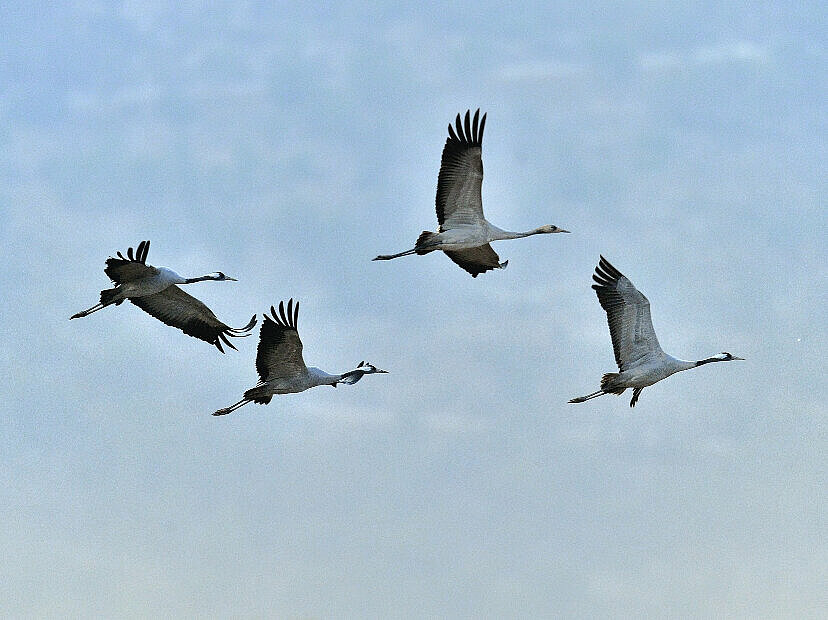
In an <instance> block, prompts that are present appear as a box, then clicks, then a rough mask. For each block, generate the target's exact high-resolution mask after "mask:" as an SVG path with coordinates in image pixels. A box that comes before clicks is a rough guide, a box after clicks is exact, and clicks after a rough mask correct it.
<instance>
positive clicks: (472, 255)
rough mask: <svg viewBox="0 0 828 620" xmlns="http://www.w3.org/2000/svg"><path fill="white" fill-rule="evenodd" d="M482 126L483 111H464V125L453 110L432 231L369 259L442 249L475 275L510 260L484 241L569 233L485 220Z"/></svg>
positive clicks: (442, 163) (439, 178)
mask: <svg viewBox="0 0 828 620" xmlns="http://www.w3.org/2000/svg"><path fill="white" fill-rule="evenodd" d="M485 126H486V115H485V114H484V115H483V117H482V118H480V110H479V109H478V110H477V111H476V112H475V114H474V120H471V110H469V111H467V112H466V117H465V123H462V122H461V121H460V115H459V114H458V115H457V118H456V119H455V127H456V131H455V128H453V127H452V126H451V125H449V126H448V133H449V137H448V138H447V139H446V145H445V147H443V157H442V161H441V164H440V174H439V176H438V178H437V197H436V207H437V222H438V224H439V226H438V228H437V232H431V231H427V230H426V231H423V232H422V233H421V234H420V236H419V238H418V239H417V242H416V243H415V244H414V248H412V249H410V250H406V251H405V252H399V253H397V254H381V255H379V256H377V257H376V258H374V259H373V260H391V259H392V258H399V257H400V256H408V255H410V254H428V253H429V252H434V251H436V250H441V251H443V252H445V253H446V255H447V256H448V257H449V258H450V259H451V260H453V261H454V262H455V263H457V264H458V265H459V266H460V267H462V268H463V269H465V270H466V271H468V272H469V273H470V274H471V275H472V277H475V278H476V277H477V276H478V275H479V274H481V273H484V272H486V271H489V270H491V269H503V268H505V267H506V265H508V264H509V261H504V262H502V263H501V262H500V258H499V257H498V255H497V253H496V252H495V251H494V250H493V249H492V246H491V245H489V244H490V243H491V242H492V241H502V240H506V239H521V238H523V237H529V236H531V235H540V234H548V233H565V232H569V231H568V230H563V229H562V228H558V227H557V226H553V225H551V224H547V225H545V226H540V227H538V228H535V229H532V230H529V231H526V232H510V231H507V230H503V229H501V228H498V227H497V226H494V225H492V224H491V223H490V222H488V221H487V220H486V218H485V217H484V215H483V200H482V195H481V187H482V185H483V159H482V142H483V129H484V127H485Z"/></svg>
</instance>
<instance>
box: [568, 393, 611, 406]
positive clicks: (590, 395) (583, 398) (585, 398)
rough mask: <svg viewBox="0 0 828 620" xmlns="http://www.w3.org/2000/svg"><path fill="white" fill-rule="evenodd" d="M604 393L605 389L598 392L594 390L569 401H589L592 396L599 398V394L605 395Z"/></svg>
mask: <svg viewBox="0 0 828 620" xmlns="http://www.w3.org/2000/svg"><path fill="white" fill-rule="evenodd" d="M604 394H606V392H605V391H604V390H598V391H597V392H593V393H592V394H587V395H586V396H579V397H578V398H573V399H572V400H570V401H569V402H571V403H583V402H585V401H588V400H590V399H592V398H598V397H599V396H603V395H604Z"/></svg>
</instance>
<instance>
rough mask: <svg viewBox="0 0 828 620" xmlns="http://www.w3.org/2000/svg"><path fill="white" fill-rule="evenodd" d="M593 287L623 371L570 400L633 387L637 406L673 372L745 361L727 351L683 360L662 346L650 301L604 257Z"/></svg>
mask: <svg viewBox="0 0 828 620" xmlns="http://www.w3.org/2000/svg"><path fill="white" fill-rule="evenodd" d="M592 279H593V280H595V284H593V285H592V288H593V289H595V293H596V294H597V295H598V302H599V303H600V304H601V307H602V308H603V309H604V311H605V312H606V313H607V323H608V324H609V330H610V336H611V337H612V348H613V351H614V352H615V361H616V363H617V364H618V370H619V371H620V372H610V373H607V374H605V375H604V376H603V377H602V378H601V389H600V390H598V391H597V392H593V393H592V394H587V395H586V396H579V397H578V398H573V399H572V400H570V401H569V402H570V403H582V402H584V401H587V400H590V399H591V398H597V397H598V396H603V395H604V394H618V395H620V394H623V393H624V390H626V389H627V388H632V389H633V395H632V400H631V401H630V407H635V403H636V402H637V401H638V397H639V396H640V395H641V390H643V389H644V388H645V387H648V386H650V385H653V384H654V383H657V382H658V381H661V380H662V379H666V378H667V377H669V376H670V375H672V374H675V373H677V372H680V371H682V370H689V369H690V368H697V367H698V366H703V365H704V364H709V363H711V362H730V361H733V360H742V359H744V358H742V357H736V356H735V355H731V354H730V353H727V352H722V353H719V354H717V355H714V356H713V357H708V358H706V359H703V360H698V361H688V360H681V359H678V358H675V357H673V356H672V355H668V354H667V353H665V352H664V351H662V349H661V345H659V344H658V338H656V334H655V330H654V329H653V322H652V319H651V318H650V302H649V301H648V300H647V298H646V297H644V295H643V294H642V293H641V292H640V291H639V290H638V289H637V288H635V286H634V285H633V283H632V282H630V280H629V279H628V278H627V277H626V276H625V275H624V274H622V273H621V272H620V271H618V270H617V269H616V268H615V267H613V266H612V265H611V264H610V263H609V261H608V260H607V259H606V258H604V257H603V256H601V257H600V260H599V262H598V266H597V267H596V268H595V273H594V274H593V276H592Z"/></svg>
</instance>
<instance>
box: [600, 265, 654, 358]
mask: <svg viewBox="0 0 828 620" xmlns="http://www.w3.org/2000/svg"><path fill="white" fill-rule="evenodd" d="M592 279H593V280H595V282H596V283H595V284H593V285H592V288H593V289H595V293H596V294H597V295H598V302H599V303H600V304H601V307H602V308H603V309H604V311H605V312H606V313H607V324H608V325H609V330H610V336H611V337H612V349H613V352H614V353H615V362H616V363H617V364H618V369H619V370H621V371H622V372H623V371H624V370H626V369H627V368H629V367H630V366H634V365H635V363H636V362H638V361H639V360H641V359H642V358H644V357H646V356H647V355H652V354H654V353H663V351H662V349H661V345H660V344H659V343H658V338H657V337H656V334H655V330H654V329H653V322H652V319H651V317H650V302H649V301H648V300H647V298H646V297H645V296H644V295H643V293H641V292H640V291H639V290H638V289H637V288H635V286H634V285H633V283H632V282H630V280H629V278H627V277H626V276H625V275H624V274H622V273H621V272H620V271H618V270H617V269H616V268H615V267H613V266H612V265H611V264H610V263H609V261H608V260H607V259H605V258H604V257H603V256H601V258H600V260H599V262H598V266H597V267H596V268H595V274H593V276H592Z"/></svg>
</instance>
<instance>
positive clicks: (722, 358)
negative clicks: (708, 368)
mask: <svg viewBox="0 0 828 620" xmlns="http://www.w3.org/2000/svg"><path fill="white" fill-rule="evenodd" d="M743 359H745V358H744V357H736V356H735V355H732V354H730V353H728V352H727V351H722V352H721V353H719V354H718V355H714V356H713V357H708V358H707V359H703V360H699V361H698V362H696V366H702V365H704V364H709V363H710V362H732V361H733V360H743Z"/></svg>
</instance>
